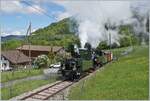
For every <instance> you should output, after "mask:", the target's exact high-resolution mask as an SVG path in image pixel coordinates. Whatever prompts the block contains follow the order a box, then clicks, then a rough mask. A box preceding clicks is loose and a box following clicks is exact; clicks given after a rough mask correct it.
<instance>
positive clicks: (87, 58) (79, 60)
mask: <svg viewBox="0 0 150 101" xmlns="http://www.w3.org/2000/svg"><path fill="white" fill-rule="evenodd" d="M112 59H113V56H112V53H111V52H109V51H107V52H106V51H102V50H95V49H88V48H78V47H77V45H74V49H73V51H72V52H71V57H69V58H65V59H64V60H63V61H62V62H61V67H60V70H59V74H61V77H62V78H63V79H65V80H71V81H74V80H79V79H80V77H82V75H83V74H84V73H85V71H87V70H92V71H94V70H96V69H97V68H100V67H102V66H103V65H104V64H106V63H108V62H110V61H112Z"/></svg>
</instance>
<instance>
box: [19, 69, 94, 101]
mask: <svg viewBox="0 0 150 101" xmlns="http://www.w3.org/2000/svg"><path fill="white" fill-rule="evenodd" d="M86 72H88V74H86V73H85V75H82V77H81V78H80V79H79V80H81V79H83V78H84V77H86V76H87V75H90V74H91V73H93V72H94V71H93V70H92V72H91V71H90V70H89V71H86ZM72 84H74V82H71V81H65V80H64V81H60V82H58V83H55V84H53V85H51V86H49V87H45V88H43V89H41V90H40V91H37V92H35V93H32V94H29V95H27V96H24V97H22V98H20V99H19V100H48V99H49V98H50V97H53V96H54V95H56V94H57V93H59V92H61V91H62V90H64V89H66V88H67V87H69V86H71V85H72Z"/></svg>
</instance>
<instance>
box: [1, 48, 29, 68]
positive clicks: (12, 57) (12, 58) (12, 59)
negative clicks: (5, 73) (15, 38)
mask: <svg viewBox="0 0 150 101" xmlns="http://www.w3.org/2000/svg"><path fill="white" fill-rule="evenodd" d="M30 62H31V59H30V58H29V57H28V56H26V55H24V54H23V53H22V52H20V51H18V50H11V51H5V52H2V53H1V70H7V69H11V68H14V67H15V66H17V65H22V66H26V65H29V63H30Z"/></svg>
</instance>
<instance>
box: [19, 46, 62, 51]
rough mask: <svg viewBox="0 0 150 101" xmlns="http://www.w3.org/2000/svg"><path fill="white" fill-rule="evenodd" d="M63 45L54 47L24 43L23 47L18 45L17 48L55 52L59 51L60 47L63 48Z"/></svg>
mask: <svg viewBox="0 0 150 101" xmlns="http://www.w3.org/2000/svg"><path fill="white" fill-rule="evenodd" d="M62 48H63V47H59V46H53V47H50V46H40V45H23V46H21V47H18V48H17V49H18V50H29V49H30V50H33V51H48V52H49V51H51V49H52V51H53V52H57V51H59V50H60V49H62Z"/></svg>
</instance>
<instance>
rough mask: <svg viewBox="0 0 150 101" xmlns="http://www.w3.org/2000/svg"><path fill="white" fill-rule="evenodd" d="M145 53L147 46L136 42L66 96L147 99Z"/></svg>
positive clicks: (147, 68) (146, 54)
mask: <svg viewBox="0 0 150 101" xmlns="http://www.w3.org/2000/svg"><path fill="white" fill-rule="evenodd" d="M118 50H119V49H118ZM119 51H120V50H119ZM148 56H149V55H148V47H137V46H136V47H135V49H134V51H133V52H132V53H130V54H129V55H127V56H124V57H120V58H119V60H118V61H114V62H112V63H110V64H107V65H106V66H105V67H104V69H103V70H102V71H98V72H97V73H96V74H94V75H93V76H92V77H90V78H88V79H87V80H86V81H82V82H80V83H79V84H78V85H77V86H75V87H73V88H72V89H71V91H70V94H69V99H73V100H83V99H84V100H96V99H97V100H124V99H126V100H147V99H148V94H149V88H148V87H149V76H148V73H149V66H148V63H149V57H148Z"/></svg>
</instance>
